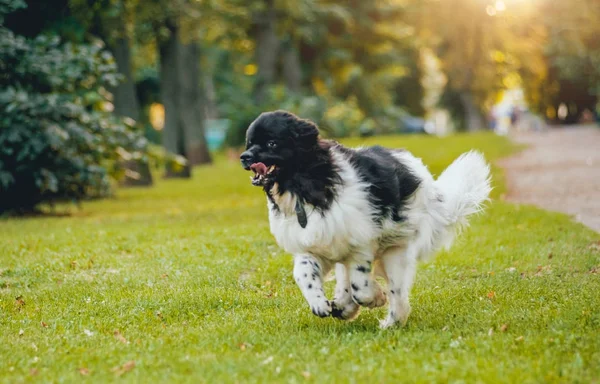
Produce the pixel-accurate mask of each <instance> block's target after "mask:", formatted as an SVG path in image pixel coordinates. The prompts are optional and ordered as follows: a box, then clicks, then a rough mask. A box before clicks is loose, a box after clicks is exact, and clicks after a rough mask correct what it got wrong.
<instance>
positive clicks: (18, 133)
mask: <svg viewBox="0 0 600 384" xmlns="http://www.w3.org/2000/svg"><path fill="white" fill-rule="evenodd" d="M6 3H7V1H6V0H2V3H0V25H1V21H2V19H3V16H4V15H3V14H2V12H6V10H7V8H8V10H11V9H12V8H14V6H15V5H16V6H22V5H24V4H23V3H22V2H20V1H16V0H9V2H8V5H9V7H6ZM0 58H1V59H0V74H1V75H0V212H4V211H7V210H12V211H16V212H19V213H30V212H32V211H34V210H35V208H36V207H37V206H38V205H39V204H41V203H52V202H55V201H61V200H80V199H84V198H92V197H103V196H106V195H108V194H109V193H110V178H109V177H110V176H111V175H113V176H117V175H118V173H119V169H118V168H116V167H117V166H118V164H119V162H120V161H122V160H123V159H132V158H133V159H145V160H147V141H146V140H145V139H144V138H143V137H142V135H141V134H140V132H139V131H137V130H135V129H133V127H132V126H131V125H129V124H127V122H126V121H124V120H122V119H118V118H115V117H114V116H112V115H111V113H110V112H108V111H107V110H106V105H107V104H108V103H107V101H108V100H107V96H108V94H107V93H106V92H105V87H107V86H115V85H116V84H117V81H118V76H117V72H116V65H115V62H114V59H113V58H112V56H111V55H110V53H109V52H107V51H106V50H104V49H103V46H102V45H101V44H95V45H81V44H72V43H63V42H61V41H60V39H59V38H57V37H56V36H54V37H52V36H44V35H42V36H38V37H36V38H34V39H25V38H23V37H20V36H17V35H15V34H13V33H12V32H11V31H10V30H8V29H6V28H4V27H2V26H0Z"/></svg>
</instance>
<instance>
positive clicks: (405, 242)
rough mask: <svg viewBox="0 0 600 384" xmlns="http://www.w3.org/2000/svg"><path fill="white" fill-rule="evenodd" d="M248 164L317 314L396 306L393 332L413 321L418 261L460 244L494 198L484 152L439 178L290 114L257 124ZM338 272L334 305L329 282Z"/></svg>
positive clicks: (399, 153)
mask: <svg viewBox="0 0 600 384" xmlns="http://www.w3.org/2000/svg"><path fill="white" fill-rule="evenodd" d="M241 162H242V165H243V167H244V168H245V169H246V170H252V171H254V177H253V178H252V184H253V185H255V186H260V187H262V188H263V189H264V191H265V192H266V194H267V204H268V208H269V221H270V227H271V233H272V234H273V235H274V236H275V239H276V240H277V243H278V244H279V245H280V246H281V247H282V248H284V249H285V250H286V251H287V252H289V253H291V254H292V255H293V256H294V278H295V280H296V282H297V283H298V286H299V287H300V290H301V291H302V294H303V295H304V297H305V298H306V300H307V301H308V304H309V305H310V307H311V309H312V312H313V313H314V314H315V315H317V316H321V317H325V316H330V315H331V316H333V317H337V318H340V319H351V318H353V317H355V316H356V315H357V313H358V310H359V306H366V307H370V308H373V307H379V306H383V305H385V304H386V302H387V301H388V300H389V304H390V305H389V312H388V315H387V318H386V319H385V320H382V321H381V327H383V328H387V327H390V326H392V325H394V324H396V323H397V322H400V323H402V324H404V323H405V322H406V320H407V318H408V315H409V313H410V304H409V297H408V296H409V293H410V290H411V286H412V284H413V280H414V277H415V272H416V264H417V261H419V260H422V259H426V258H427V257H429V256H431V255H432V254H433V253H435V251H436V250H438V249H440V248H442V247H448V246H450V244H451V243H452V240H453V238H454V235H455V234H456V233H457V231H458V230H459V229H460V228H461V227H463V226H464V225H466V224H467V221H466V219H467V217H468V216H469V215H471V214H474V213H476V212H478V211H479V210H480V209H481V205H482V203H483V202H484V201H486V200H487V199H488V195H489V192H490V176H489V174H490V169H489V166H488V165H487V164H486V162H485V160H484V158H483V156H482V155H481V154H479V153H477V152H468V153H465V154H463V155H461V156H460V157H459V158H458V159H457V160H456V161H454V162H453V163H452V164H451V165H450V166H449V167H448V168H447V169H446V170H445V171H444V172H443V173H442V174H441V175H440V177H439V178H438V179H437V180H434V179H433V177H432V175H431V173H429V171H428V170H427V168H426V167H425V166H424V165H423V163H422V162H421V160H420V159H417V158H415V157H414V156H412V155H411V154H410V153H409V152H407V151H404V150H398V149H385V148H382V147H378V146H376V147H370V148H359V149H350V148H346V147H344V146H342V145H340V144H338V143H335V142H332V141H327V140H323V139H321V138H319V130H318V128H317V126H316V125H315V124H314V123H313V122H311V121H309V120H304V119H300V118H298V117H297V116H295V115H293V114H291V113H289V112H285V111H275V112H266V113H263V114H261V115H260V116H259V117H258V118H257V119H256V120H255V121H254V122H253V123H252V124H251V125H250V127H249V128H248V131H247V134H246V151H245V152H244V153H242V155H241ZM334 266H335V277H336V281H337V282H336V288H335V298H334V300H333V301H329V300H328V299H327V297H326V296H325V292H324V290H323V279H324V277H325V275H326V274H327V273H328V271H330V270H331V268H333V267H334ZM376 275H378V276H382V277H383V278H385V280H386V281H387V283H388V284H387V285H388V286H387V291H384V290H383V289H382V288H381V287H380V286H379V284H378V283H377V281H376V280H375V276H376Z"/></svg>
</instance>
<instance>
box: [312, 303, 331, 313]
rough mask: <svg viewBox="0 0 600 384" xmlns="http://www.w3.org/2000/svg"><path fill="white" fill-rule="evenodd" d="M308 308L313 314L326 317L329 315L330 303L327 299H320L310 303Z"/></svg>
mask: <svg viewBox="0 0 600 384" xmlns="http://www.w3.org/2000/svg"><path fill="white" fill-rule="evenodd" d="M310 309H311V311H312V313H313V314H314V315H315V316H319V317H328V316H331V310H332V308H331V303H330V302H329V300H322V301H318V302H315V303H311V304H310Z"/></svg>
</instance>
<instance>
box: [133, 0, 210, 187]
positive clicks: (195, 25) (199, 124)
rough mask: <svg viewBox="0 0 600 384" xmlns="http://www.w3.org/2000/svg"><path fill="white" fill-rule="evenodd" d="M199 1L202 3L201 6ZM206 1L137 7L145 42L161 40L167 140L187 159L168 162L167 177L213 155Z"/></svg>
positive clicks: (166, 144) (183, 173)
mask: <svg viewBox="0 0 600 384" xmlns="http://www.w3.org/2000/svg"><path fill="white" fill-rule="evenodd" d="M197 7H198V8H197ZM204 9H205V8H204V4H200V5H197V4H192V3H191V2H187V1H182V2H175V3H173V2H166V1H161V0H154V1H152V2H144V4H141V3H140V4H139V5H138V7H137V8H136V15H137V19H138V23H137V28H138V38H139V41H140V43H142V44H143V43H144V42H145V41H148V40H152V41H155V43H156V47H157V50H158V57H159V60H158V61H159V68H160V69H159V77H160V87H161V89H160V96H161V99H162V103H163V105H164V107H165V124H164V128H163V130H162V140H163V146H164V147H165V149H166V150H167V151H169V152H172V153H175V154H178V155H181V156H183V157H185V158H186V159H187V164H186V166H184V167H181V166H179V165H176V166H173V165H172V164H171V165H167V169H166V176H167V177H189V176H190V174H191V172H190V167H191V166H192V165H196V164H207V163H210V162H211V161H212V159H211V156H210V152H209V151H208V145H207V142H206V138H205V120H206V108H205V105H204V104H205V103H204V102H205V98H206V97H205V90H204V86H203V78H204V75H203V73H202V70H201V66H200V63H201V49H200V38H199V36H200V31H201V26H202V21H203V20H204V18H203V17H204V14H203V12H202V11H203V10H204Z"/></svg>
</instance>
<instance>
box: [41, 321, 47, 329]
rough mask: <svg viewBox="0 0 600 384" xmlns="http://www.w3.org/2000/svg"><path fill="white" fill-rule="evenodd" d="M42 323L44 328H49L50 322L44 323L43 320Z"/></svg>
mask: <svg viewBox="0 0 600 384" xmlns="http://www.w3.org/2000/svg"><path fill="white" fill-rule="evenodd" d="M40 325H41V326H42V327H44V328H48V324H46V323H44V322H43V321H42V322H41V323H40Z"/></svg>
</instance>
